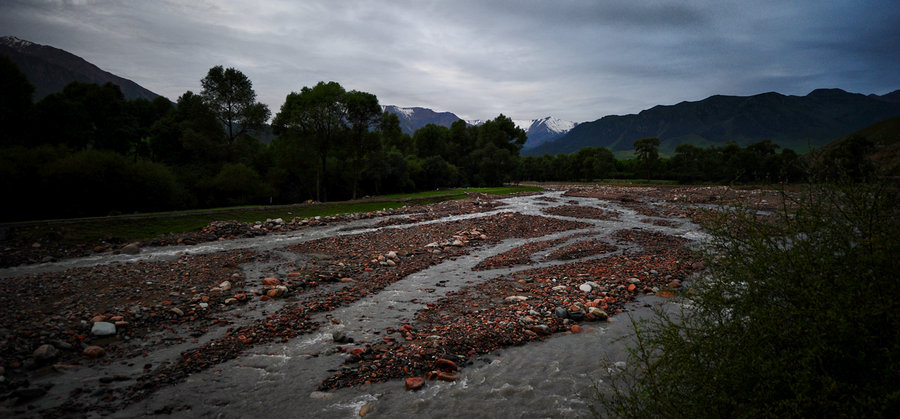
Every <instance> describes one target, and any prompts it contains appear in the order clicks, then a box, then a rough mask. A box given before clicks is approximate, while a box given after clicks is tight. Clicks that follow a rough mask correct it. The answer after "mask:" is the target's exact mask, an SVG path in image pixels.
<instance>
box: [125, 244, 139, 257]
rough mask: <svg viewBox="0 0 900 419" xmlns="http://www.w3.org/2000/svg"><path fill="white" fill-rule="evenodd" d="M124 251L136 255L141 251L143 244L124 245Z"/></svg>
mask: <svg viewBox="0 0 900 419" xmlns="http://www.w3.org/2000/svg"><path fill="white" fill-rule="evenodd" d="M122 253H125V254H127V255H136V254H138V253H141V244H140V243H129V244H127V245H125V246H124V247H122Z"/></svg>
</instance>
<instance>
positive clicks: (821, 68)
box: [0, 0, 900, 121]
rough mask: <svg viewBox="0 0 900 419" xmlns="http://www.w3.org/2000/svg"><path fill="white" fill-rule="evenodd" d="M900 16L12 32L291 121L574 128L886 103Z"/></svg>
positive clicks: (414, 4) (21, 16)
mask: <svg viewBox="0 0 900 419" xmlns="http://www.w3.org/2000/svg"><path fill="white" fill-rule="evenodd" d="M898 10H900V8H898V7H896V4H894V2H890V1H871V2H851V1H846V2H818V1H778V2H745V1H701V0H697V1H688V2H674V1H648V2H635V1H537V0H531V1H529V0H521V1H490V2H483V1H467V0H466V1H453V2H447V1H444V2H426V1H363V0H358V1H333V0H308V1H301V2H296V1H243V0H230V1H175V0H168V1H165V0H164V1H152V2H151V1H125V0H105V1H101V0H80V1H79V0H72V1H40V0H38V1H19V0H12V1H3V2H0V34H3V35H6V34H9V35H15V36H18V37H20V38H23V39H28V40H31V41H34V42H38V43H42V44H49V45H53V46H56V47H59V48H63V49H65V50H68V51H70V52H73V53H75V54H77V55H80V56H82V57H84V58H86V59H87V60H89V61H91V62H93V63H95V64H97V65H99V66H100V67H101V68H104V69H106V70H108V71H111V72H113V73H116V74H119V75H122V76H124V77H127V78H130V79H133V80H135V81H136V82H138V83H140V84H142V85H144V86H145V87H147V88H149V89H151V90H154V91H156V92H158V93H161V94H164V95H166V96H168V97H170V98H172V99H175V98H177V97H178V96H179V95H181V94H182V93H184V92H185V91H186V90H194V91H197V90H199V88H200V87H199V80H200V78H202V77H203V76H204V75H205V73H206V71H207V70H208V69H209V68H210V67H212V66H214V65H219V64H222V65H225V66H232V67H236V68H238V69H240V70H241V71H243V72H244V73H245V74H247V75H248V76H249V77H250V79H251V80H252V81H253V83H254V87H255V88H256V90H257V92H258V94H259V97H260V99H261V100H263V101H264V102H266V103H267V104H269V106H270V108H272V110H273V112H277V110H278V109H279V107H280V106H281V103H282V102H283V101H284V97H285V95H286V94H287V93H289V92H290V91H296V90H299V89H300V88H302V87H303V86H309V85H312V84H315V83H316V82H318V81H320V80H335V81H338V82H340V83H341V84H342V85H344V86H345V87H346V88H348V89H359V90H364V91H368V92H372V93H375V94H376V95H378V97H379V99H380V101H381V102H382V103H384V104H397V105H401V106H426V107H430V108H433V109H436V110H449V111H452V112H455V113H457V114H459V115H460V116H463V117H465V118H472V119H485V118H492V117H494V116H496V115H497V114H499V113H501V112H502V113H504V114H506V115H509V116H512V117H514V118H517V119H528V118H538V117H542V116H547V115H552V116H556V117H559V118H564V119H570V120H575V121H584V120H593V119H596V118H599V117H601V116H603V115H606V114H624V113H631V112H637V111H640V110H642V109H644V108H648V107H651V106H653V105H655V104H671V103H677V102H680V101H683V100H699V99H702V98H704V97H707V96H709V95H713V94H734V95H749V94H756V93H761V92H767V91H779V92H781V93H785V94H799V95H803V94H806V93H808V92H809V91H811V90H813V89H815V88H819V87H838V88H843V89H845V90H849V91H856V92H861V93H873V92H874V93H887V92H888V91H891V90H894V89H897V88H898V87H900V83H898V80H897V74H900V64H898V60H896V59H895V58H894V55H895V52H894V51H897V50H898V49H900V48H898V45H897V42H898V39H900V33H898V29H897V28H900V11H898Z"/></svg>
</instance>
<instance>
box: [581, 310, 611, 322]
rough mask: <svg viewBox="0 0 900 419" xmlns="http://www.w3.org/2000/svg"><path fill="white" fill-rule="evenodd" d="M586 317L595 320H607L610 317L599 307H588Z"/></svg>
mask: <svg viewBox="0 0 900 419" xmlns="http://www.w3.org/2000/svg"><path fill="white" fill-rule="evenodd" d="M586 318H587V319H588V320H593V321H606V320H608V319H609V314H606V312H605V311H603V310H601V309H599V308H597V307H588V313H587V316H586Z"/></svg>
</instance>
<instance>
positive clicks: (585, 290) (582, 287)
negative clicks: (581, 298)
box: [578, 284, 593, 292]
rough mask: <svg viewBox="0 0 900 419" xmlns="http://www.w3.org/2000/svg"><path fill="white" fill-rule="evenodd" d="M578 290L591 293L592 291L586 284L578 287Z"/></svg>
mask: <svg viewBox="0 0 900 419" xmlns="http://www.w3.org/2000/svg"><path fill="white" fill-rule="evenodd" d="M578 289H580V290H581V292H591V290H592V289H593V288H592V287H591V286H590V285H588V284H581V285H579V286H578Z"/></svg>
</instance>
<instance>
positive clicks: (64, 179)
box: [0, 56, 804, 220]
mask: <svg viewBox="0 0 900 419" xmlns="http://www.w3.org/2000/svg"><path fill="white" fill-rule="evenodd" d="M0 80H2V81H0V83H2V84H3V90H4V92H8V93H7V94H5V95H3V96H2V98H0V126H3V127H4V130H3V131H2V132H3V134H2V138H0V149H2V155H0V179H2V180H0V187H2V194H3V196H4V197H7V198H8V199H7V202H14V203H15V205H7V206H6V207H5V208H4V214H5V215H4V217H3V219H4V220H16V219H35V218H52V217H77V216H96V215H108V214H117V213H131V212H136V211H162V210H174V209H191V208H211V207H221V206H234V205H250V204H284V203H296V202H303V201H307V200H316V201H327V200H341V199H355V198H359V197H363V196H366V195H378V194H387V193H398V192H413V191H417V190H430V189H435V188H443V187H460V186H461V187H468V186H498V185H501V184H503V183H505V182H519V181H578V180H582V181H591V180H597V179H609V178H632V179H634V178H640V179H668V180H673V181H679V182H684V183H696V182H716V183H736V182H737V183H751V182H779V181H798V180H802V178H803V175H804V172H803V170H802V168H801V167H802V165H801V162H800V158H799V156H798V155H797V154H796V153H794V152H793V150H790V149H784V150H781V151H780V152H779V150H778V148H779V146H778V145H776V144H774V143H772V142H770V141H762V142H759V143H756V144H752V145H749V146H747V147H741V146H739V145H737V144H736V143H729V144H727V145H725V146H721V147H708V148H700V147H696V146H693V145H690V144H682V145H680V146H679V147H678V148H676V150H675V154H674V155H673V156H672V157H670V158H662V157H660V156H659V153H658V151H657V147H658V146H659V140H658V139H656V138H643V139H640V140H637V141H635V143H634V146H635V154H636V157H635V158H632V159H616V158H615V156H614V155H613V154H612V152H610V151H609V150H608V149H606V148H603V147H596V148H594V147H586V148H583V149H581V150H579V151H578V152H577V153H573V154H570V155H564V154H560V155H557V156H549V155H546V156H541V157H520V155H519V153H520V150H521V149H522V146H523V145H524V144H525V141H526V139H527V137H526V133H525V131H523V130H522V129H520V128H518V127H516V125H515V124H514V123H513V121H512V120H511V119H510V118H508V117H506V116H504V115H502V114H501V115H499V116H498V117H496V118H495V119H493V120H489V121H487V122H485V123H483V124H481V125H478V126H470V125H468V124H467V123H466V122H465V121H462V120H459V121H456V122H454V123H453V124H452V125H450V127H444V126H439V125H434V124H429V125H426V126H424V127H422V128H420V129H419V130H417V131H416V132H415V133H413V134H412V135H409V134H406V133H403V132H402V130H401V128H400V121H399V119H398V117H397V116H396V115H394V114H391V113H389V112H382V110H381V109H382V108H381V106H380V104H379V103H378V98H377V97H376V96H375V95H374V94H371V93H367V92H360V91H356V90H351V91H347V90H346V89H344V87H342V86H341V85H340V84H339V83H336V82H319V83H318V84H316V85H315V86H306V87H302V88H301V89H300V90H299V91H298V92H291V93H289V94H288V95H287V96H286V97H285V101H284V103H283V104H282V106H281V108H280V109H279V110H278V112H277V113H275V115H274V117H273V115H272V112H271V111H270V110H269V109H268V107H267V106H266V105H264V104H262V103H259V102H258V101H257V100H256V93H255V92H254V90H253V86H252V83H251V81H250V80H249V78H247V76H246V75H244V74H243V73H242V72H240V71H239V70H236V69H234V68H223V67H222V66H216V67H213V68H211V69H210V70H209V72H208V73H207V74H206V76H205V77H203V78H202V79H201V80H200V85H201V90H200V92H199V93H194V92H192V91H187V92H185V93H184V94H182V95H181V96H180V97H179V98H178V100H177V102H176V103H172V102H170V101H169V100H168V99H166V98H163V97H158V98H156V99H153V100H146V99H134V100H127V99H125V97H124V95H123V94H122V92H121V90H120V89H119V87H118V86H115V85H113V84H109V83H107V84H104V85H102V86H101V85H97V84H86V83H78V82H73V83H71V84H69V85H68V86H66V87H65V88H64V89H63V91H61V92H58V93H55V94H52V95H49V96H47V97H45V98H43V99H41V100H40V101H38V102H36V103H33V101H32V99H31V95H32V93H33V91H34V88H33V86H31V85H30V84H29V82H28V80H27V78H26V77H25V75H24V74H22V73H21V71H19V69H18V67H16V66H15V64H14V63H12V61H10V60H9V59H8V58H6V57H3V56H0ZM270 118H271V121H272V122H271V125H270V124H268V121H269V120H270ZM261 139H265V140H267V141H261Z"/></svg>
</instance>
